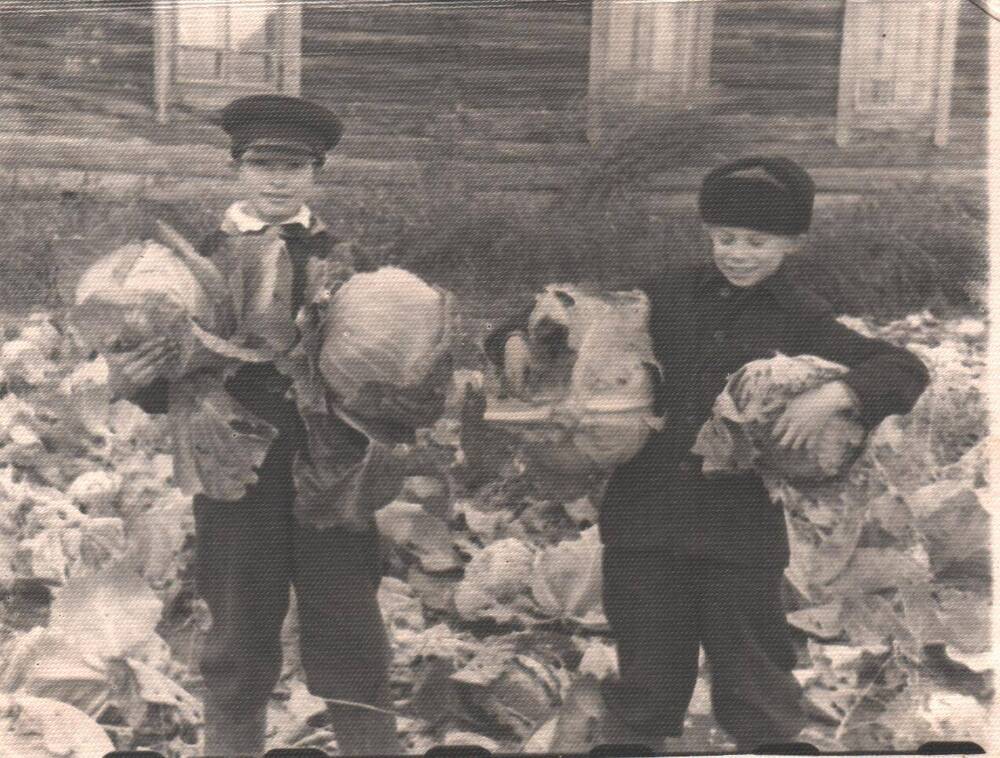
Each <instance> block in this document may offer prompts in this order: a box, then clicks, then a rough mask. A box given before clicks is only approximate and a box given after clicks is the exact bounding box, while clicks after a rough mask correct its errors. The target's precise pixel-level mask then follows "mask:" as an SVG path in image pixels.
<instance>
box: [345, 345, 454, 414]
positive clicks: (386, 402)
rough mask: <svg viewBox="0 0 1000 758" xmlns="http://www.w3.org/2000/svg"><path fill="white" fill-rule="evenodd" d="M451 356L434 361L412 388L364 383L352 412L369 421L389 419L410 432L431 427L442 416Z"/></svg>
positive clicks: (379, 383)
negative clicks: (429, 369) (410, 429)
mask: <svg viewBox="0 0 1000 758" xmlns="http://www.w3.org/2000/svg"><path fill="white" fill-rule="evenodd" d="M450 374H451V357H450V356H449V355H444V356H442V357H441V359H440V360H438V362H437V364H435V366H434V368H433V369H432V370H431V371H430V373H429V374H428V376H427V378H426V379H425V380H424V381H423V382H421V383H420V384H419V385H417V386H415V387H404V388H400V387H393V386H392V385H389V384H383V383H381V382H366V383H365V384H364V385H362V387H361V391H360V397H359V399H358V403H357V405H358V406H359V407H358V408H356V409H355V410H356V411H357V412H359V413H361V414H362V415H363V416H367V417H369V418H389V419H392V420H393V421H395V422H398V423H400V424H402V425H403V426H407V427H410V428H412V429H419V428H421V427H426V426H431V425H433V424H434V422H436V421H437V420H438V419H439V418H441V414H442V413H444V402H445V394H446V387H447V384H448V377H449V376H450Z"/></svg>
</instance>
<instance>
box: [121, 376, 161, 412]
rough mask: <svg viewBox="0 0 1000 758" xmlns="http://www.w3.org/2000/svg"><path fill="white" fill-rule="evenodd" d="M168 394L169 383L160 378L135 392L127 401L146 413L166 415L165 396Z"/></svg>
mask: <svg viewBox="0 0 1000 758" xmlns="http://www.w3.org/2000/svg"><path fill="white" fill-rule="evenodd" d="M169 392H170V383H169V382H168V381H167V380H166V379H164V378H162V377H160V378H159V379H155V380H153V382H152V383H151V384H149V385H147V386H145V387H143V388H141V389H139V390H137V391H136V392H135V393H134V394H133V395H132V396H131V397H129V398H128V400H129V401H130V402H132V403H135V404H136V405H138V406H139V407H140V408H142V409H143V410H144V411H145V412H146V413H151V414H156V413H166V412H167V396H168V394H169Z"/></svg>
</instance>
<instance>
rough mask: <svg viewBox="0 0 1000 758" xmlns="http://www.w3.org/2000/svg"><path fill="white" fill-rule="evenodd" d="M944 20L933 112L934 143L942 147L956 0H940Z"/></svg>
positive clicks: (947, 112) (952, 66) (947, 114)
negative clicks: (939, 68) (942, 3)
mask: <svg viewBox="0 0 1000 758" xmlns="http://www.w3.org/2000/svg"><path fill="white" fill-rule="evenodd" d="M942 1H943V2H944V3H945V6H944V22H943V27H944V28H943V29H942V31H941V43H940V44H941V47H940V53H939V55H940V67H941V70H940V71H939V73H938V80H937V92H936V93H935V95H936V103H935V114H934V144H935V145H937V146H938V147H943V146H944V145H946V144H947V143H948V124H949V120H950V119H951V97H952V84H953V79H954V73H955V37H956V34H957V31H958V11H959V7H958V5H957V3H956V0H942Z"/></svg>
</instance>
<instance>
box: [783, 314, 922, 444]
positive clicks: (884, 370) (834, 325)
mask: <svg viewBox="0 0 1000 758" xmlns="http://www.w3.org/2000/svg"><path fill="white" fill-rule="evenodd" d="M804 337H805V340H804V345H803V347H804V349H803V352H804V353H810V354H814V355H817V356H819V357H820V358H826V359H827V360H830V361H834V362H836V363H841V364H843V365H845V366H847V367H848V368H849V369H850V370H849V371H848V373H847V374H845V375H844V376H843V377H841V379H840V381H841V382H843V383H844V384H845V385H846V386H847V387H848V388H849V389H850V390H851V391H852V392H853V393H854V396H855V397H856V399H857V401H858V410H859V412H860V418H861V423H862V424H863V425H864V426H865V428H866V429H874V428H875V427H876V426H878V425H879V424H880V423H881V422H882V420H883V419H884V418H886V416H891V415H893V414H903V413H908V412H909V411H910V409H912V408H913V405H914V403H916V401H917V399H918V398H919V397H920V395H921V393H922V392H923V391H924V389H925V388H926V387H927V385H928V383H929V382H930V373H929V372H928V370H927V367H926V366H924V364H923V363H922V362H921V361H920V359H919V358H917V357H916V356H915V355H913V353H911V352H910V351H908V350H904V349H903V348H900V347H896V346H895V345H891V344H889V343H888V342H885V341H883V340H878V339H871V338H869V337H864V336H862V335H860V334H858V333H857V332H855V331H854V330H853V329H849V328H848V327H846V326H844V325H843V324H841V323H839V322H838V321H836V320H835V319H834V318H833V317H832V315H826V316H824V317H821V318H818V319H815V320H812V321H811V323H810V325H809V326H808V327H807V329H806V333H805V335H804Z"/></svg>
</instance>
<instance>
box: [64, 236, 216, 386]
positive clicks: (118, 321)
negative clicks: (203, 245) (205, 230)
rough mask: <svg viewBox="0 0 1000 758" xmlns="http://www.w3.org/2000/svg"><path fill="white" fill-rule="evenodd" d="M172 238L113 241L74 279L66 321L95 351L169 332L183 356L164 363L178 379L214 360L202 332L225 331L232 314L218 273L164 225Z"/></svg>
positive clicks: (127, 348)
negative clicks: (118, 243)
mask: <svg viewBox="0 0 1000 758" xmlns="http://www.w3.org/2000/svg"><path fill="white" fill-rule="evenodd" d="M163 230H166V233H167V235H168V239H169V241H170V242H171V245H170V246H167V245H164V244H161V243H160V242H157V241H154V240H146V241H143V242H135V243H132V244H128V245H125V246H123V247H120V248H118V249H117V250H115V251H114V252H112V253H110V254H109V255H106V256H105V257H103V258H101V259H99V260H98V261H96V262H95V263H94V264H93V265H92V266H91V267H90V268H88V269H87V271H86V272H84V274H83V276H82V277H81V278H80V280H79V282H78V283H77V287H76V293H75V304H74V306H73V307H72V308H71V310H70V313H69V319H68V321H69V324H70V328H71V331H72V332H73V334H74V336H75V338H76V340H77V341H78V342H79V343H80V344H82V345H83V347H85V348H86V349H88V350H92V351H97V352H100V353H104V354H108V353H117V352H127V351H130V350H133V349H135V348H137V347H138V346H139V345H140V344H142V343H143V342H145V341H147V340H150V339H154V338H159V337H173V338H175V339H176V340H177V342H178V345H179V346H180V348H181V355H182V358H181V360H180V361H178V362H177V363H176V364H175V365H173V366H170V367H168V369H167V376H166V378H168V379H177V378H179V377H181V376H183V375H184V374H186V373H189V372H190V371H191V370H192V369H194V368H197V367H198V366H200V365H202V364H208V363H211V362H213V361H214V358H213V354H212V351H210V350H208V349H207V348H206V347H205V346H204V345H203V344H202V342H201V340H200V339H199V338H198V335H199V334H207V335H211V334H221V335H222V336H223V337H228V336H229V335H230V334H231V333H232V331H233V329H234V327H235V322H234V314H233V311H232V301H231V297H230V295H229V291H228V287H227V285H226V283H225V280H224V279H223V277H222V275H221V274H220V273H219V271H218V270H217V269H216V268H215V266H214V265H213V264H212V263H211V261H209V260H208V259H206V258H203V257H202V256H200V255H199V254H198V253H197V252H195V251H194V249H193V248H191V246H190V245H189V244H188V243H186V242H185V241H184V240H183V239H182V238H181V237H180V235H177V233H176V232H173V230H170V229H169V228H167V227H161V231H163Z"/></svg>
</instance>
